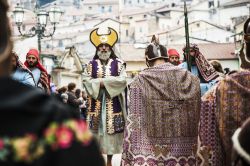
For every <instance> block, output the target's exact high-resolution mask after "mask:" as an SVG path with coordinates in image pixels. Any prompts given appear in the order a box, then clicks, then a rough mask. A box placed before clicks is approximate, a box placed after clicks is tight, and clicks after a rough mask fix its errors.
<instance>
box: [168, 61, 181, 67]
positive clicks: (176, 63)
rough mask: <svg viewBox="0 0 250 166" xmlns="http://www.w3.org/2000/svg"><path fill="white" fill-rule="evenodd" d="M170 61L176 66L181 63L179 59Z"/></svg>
mask: <svg viewBox="0 0 250 166" xmlns="http://www.w3.org/2000/svg"><path fill="white" fill-rule="evenodd" d="M170 63H172V64H173V65H175V66H178V65H179V62H178V61H173V62H170Z"/></svg>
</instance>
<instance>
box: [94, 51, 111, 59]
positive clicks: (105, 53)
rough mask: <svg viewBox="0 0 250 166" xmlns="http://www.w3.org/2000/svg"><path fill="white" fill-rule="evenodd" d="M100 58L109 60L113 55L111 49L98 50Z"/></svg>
mask: <svg viewBox="0 0 250 166" xmlns="http://www.w3.org/2000/svg"><path fill="white" fill-rule="evenodd" d="M97 55H98V57H99V59H100V60H103V61H107V60H108V59H109V57H110V55H111V51H97Z"/></svg>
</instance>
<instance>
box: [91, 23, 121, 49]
mask: <svg viewBox="0 0 250 166" xmlns="http://www.w3.org/2000/svg"><path fill="white" fill-rule="evenodd" d="M98 29H99V28H96V29H94V30H93V31H92V32H91V33H90V41H91V43H92V44H93V45H94V46H95V47H98V46H99V45H100V44H108V45H110V46H111V47H113V45H114V44H115V43H116V42H117V40H118V34H117V32H116V31H115V30H114V29H113V28H110V27H108V29H109V33H108V34H101V35H100V34H98V32H97V31H98Z"/></svg>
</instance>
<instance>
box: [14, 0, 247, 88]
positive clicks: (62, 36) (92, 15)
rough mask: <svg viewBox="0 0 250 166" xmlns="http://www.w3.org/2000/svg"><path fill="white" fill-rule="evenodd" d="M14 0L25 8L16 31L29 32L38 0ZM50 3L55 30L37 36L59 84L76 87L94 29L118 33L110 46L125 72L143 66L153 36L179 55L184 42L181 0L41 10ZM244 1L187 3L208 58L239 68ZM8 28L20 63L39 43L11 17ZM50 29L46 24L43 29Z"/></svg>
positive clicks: (75, 1)
mask: <svg viewBox="0 0 250 166" xmlns="http://www.w3.org/2000/svg"><path fill="white" fill-rule="evenodd" d="M18 3H19V4H20V5H22V6H23V7H24V8H25V13H24V21H23V24H22V27H21V30H22V31H23V32H28V31H29V30H30V29H31V28H32V27H33V26H34V25H35V23H36V14H35V13H34V12H35V11H34V8H35V6H36V4H37V2H36V1H34V0H11V7H12V10H14V7H15V5H16V4H18ZM55 4H56V6H57V7H59V8H60V9H61V10H62V11H63V15H62V17H61V20H60V22H59V23H58V24H57V25H56V31H55V34H54V35H53V36H52V37H49V38H43V39H42V40H41V53H42V56H43V64H44V65H45V67H46V68H47V70H48V71H49V73H51V75H52V79H53V81H54V82H55V83H56V84H57V85H58V86H61V85H64V84H67V83H69V82H70V81H73V80H74V81H76V82H77V85H79V86H80V84H81V83H80V80H81V78H80V77H81V76H80V74H79V73H80V72H81V71H82V70H84V67H85V66H86V63H88V61H89V60H90V59H91V58H92V57H93V52H94V49H95V48H94V47H93V46H92V44H91V43H90V41H89V33H90V32H91V31H92V30H93V29H94V28H99V27H104V29H105V27H112V28H114V29H115V30H116V31H117V32H118V33H119V41H118V43H117V44H116V48H115V49H116V51H117V53H118V55H119V57H121V59H123V60H124V61H126V63H127V72H128V75H129V76H131V75H133V73H137V72H138V71H141V70H142V69H144V68H145V67H146V66H145V64H144V61H145V60H144V49H145V47H146V45H147V44H148V43H149V41H150V39H151V37H152V35H153V34H156V35H158V37H159V39H160V41H161V43H162V44H163V45H165V46H166V47H167V48H172V47H173V48H176V49H177V50H178V52H179V53H181V52H182V50H181V49H182V47H183V46H184V45H185V27H184V8H183V5H184V3H183V1H181V0H144V1H143V0H138V1H137V0H119V1H118V0H84V1H81V0H56V1H53V2H51V3H47V4H44V5H43V6H40V8H41V9H43V10H46V11H49V10H50V8H52V7H53V6H54V5H55ZM248 4H249V1H248V0H237V1H233V0H232V1H230V0H193V1H187V5H188V19H189V33H190V42H191V43H197V44H199V46H200V49H201V50H202V52H204V55H205V56H206V58H207V59H208V60H214V59H217V60H220V62H221V64H222V66H223V67H224V68H230V69H231V70H235V69H239V61H238V55H237V49H239V47H238V45H239V44H238V43H239V42H240V40H241V38H242V37H241V36H240V35H239V34H240V32H241V31H242V27H243V22H244V21H245V19H246V18H247V17H248V16H249V10H250V7H249V5H248ZM12 17H13V16H12ZM12 26H13V31H14V40H15V50H16V52H17V53H18V54H19V55H20V58H21V59H22V60H23V61H24V58H25V53H26V52H27V51H28V49H29V48H31V47H34V48H37V47H38V46H37V44H36V42H35V41H36V40H37V37H36V36H35V37H33V38H24V37H21V36H20V33H19V32H18V28H17V26H16V24H15V22H14V20H13V21H12ZM52 29H53V27H52V26H51V25H50V24H49V23H48V25H47V26H46V30H47V31H48V32H50V31H52ZM100 30H101V29H100ZM23 43H25V44H23ZM20 45H22V47H20ZM20 48H21V50H20ZM211 48H214V49H211ZM73 66H74V67H73ZM62 77H63V78H64V79H61V78H62Z"/></svg>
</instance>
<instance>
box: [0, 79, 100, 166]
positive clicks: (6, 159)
mask: <svg viewBox="0 0 250 166" xmlns="http://www.w3.org/2000/svg"><path fill="white" fill-rule="evenodd" d="M0 80H1V81H0V85H1V86H0V100H1V103H0V121H1V124H2V125H1V126H0V145H1V146H0V148H1V149H0V150H1V153H2V154H1V157H0V165H13V166H14V165H19V164H23V165H44V166H45V165H46V166H49V165H51V166H57V165H58V166H63V165H65V166H66V165H74V166H77V165H79V166H80V165H89V166H93V165H103V159H102V156H101V152H100V151H99V149H98V147H97V144H96V142H95V141H94V140H93V138H92V134H91V133H90V131H89V130H88V129H87V124H85V122H83V121H80V120H79V119H78V118H77V117H75V116H74V114H73V113H72V110H71V108H69V107H66V106H65V105H63V104H62V103H60V102H59V101H57V100H56V99H55V98H53V97H50V96H47V95H45V94H44V93H42V92H40V91H39V90H37V89H33V88H29V87H27V86H24V85H22V84H20V83H18V82H16V81H13V80H11V79H9V78H0ZM7 87H11V88H7Z"/></svg>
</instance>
